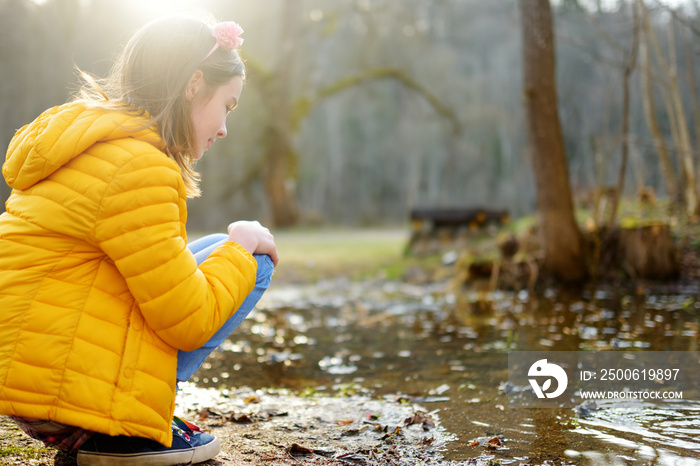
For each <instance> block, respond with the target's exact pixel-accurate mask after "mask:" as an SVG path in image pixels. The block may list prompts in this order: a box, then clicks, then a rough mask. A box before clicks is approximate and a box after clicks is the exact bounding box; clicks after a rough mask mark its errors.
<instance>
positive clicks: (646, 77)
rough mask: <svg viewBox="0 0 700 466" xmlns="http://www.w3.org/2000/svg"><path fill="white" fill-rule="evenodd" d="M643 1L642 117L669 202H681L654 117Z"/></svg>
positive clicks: (664, 142)
mask: <svg viewBox="0 0 700 466" xmlns="http://www.w3.org/2000/svg"><path fill="white" fill-rule="evenodd" d="M642 1H643V0H637V8H638V11H639V14H640V19H641V24H642V28H641V31H640V32H641V40H640V41H639V60H640V66H639V68H640V70H639V71H640V73H639V78H640V80H641V84H642V103H643V104H644V116H645V119H646V122H647V126H648V127H649V132H650V133H651V137H652V140H653V141H654V147H655V148H656V152H657V154H658V156H659V162H660V165H661V173H662V175H663V178H664V184H665V185H666V193H667V194H668V196H669V198H670V199H671V202H677V201H680V200H682V198H683V191H682V190H681V189H679V184H678V178H677V177H676V171H675V169H674V168H673V162H672V161H671V156H670V155H669V152H668V147H667V146H666V140H665V139H664V136H663V134H662V133H661V127H660V126H659V121H658V119H657V117H656V104H655V103H654V92H653V87H652V63H651V57H650V55H649V44H648V41H649V40H648V38H647V32H646V28H645V27H644V26H643V25H644V23H645V21H644V17H643V16H642V15H643V14H644V13H643V10H642V8H643V5H640V3H641V2H642Z"/></svg>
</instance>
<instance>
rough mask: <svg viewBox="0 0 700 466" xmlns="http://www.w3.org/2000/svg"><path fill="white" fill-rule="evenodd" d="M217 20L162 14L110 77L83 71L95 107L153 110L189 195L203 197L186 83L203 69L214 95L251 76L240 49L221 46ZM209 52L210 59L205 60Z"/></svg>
mask: <svg viewBox="0 0 700 466" xmlns="http://www.w3.org/2000/svg"><path fill="white" fill-rule="evenodd" d="M213 25H214V23H213V22H212V21H205V20H200V19H194V18H187V17H170V18H164V19H158V20H155V21H152V22H150V23H148V24H147V25H145V26H143V27H142V28H141V29H139V30H138V31H137V32H136V33H135V34H134V35H133V36H132V38H131V39H130V40H129V42H128V43H127V44H126V46H125V47H124V49H123V50H122V52H121V54H120V55H119V57H118V58H117V60H116V62H115V63H114V65H113V67H112V70H111V72H110V74H109V76H108V77H107V78H106V79H102V80H99V79H95V78H94V77H92V76H90V75H89V74H87V73H84V72H82V71H80V74H81V77H82V78H83V81H84V84H83V85H82V88H81V89H80V91H79V94H78V96H77V100H81V101H86V102H88V103H89V104H90V105H91V106H94V107H102V108H112V109H114V108H117V109H120V110H123V111H128V112H130V113H134V114H137V115H145V114H147V115H148V116H149V117H150V119H149V120H148V126H154V127H155V128H156V129H157V131H158V132H159V133H160V135H161V137H162V138H163V141H164V142H165V145H166V153H167V154H168V156H170V157H172V158H173V159H174V160H175V161H176V162H177V164H178V165H179V166H180V168H181V170H182V178H183V180H184V182H185V187H186V188H187V194H188V196H189V197H196V196H199V194H200V190H199V187H198V182H199V174H198V173H197V172H195V171H194V169H193V165H194V162H195V159H194V157H193V156H194V153H193V151H194V150H195V149H194V148H195V145H194V128H193V125H192V120H191V117H190V103H189V102H188V101H187V100H186V99H185V88H186V86H187V83H188V82H189V79H190V77H191V76H192V75H193V73H194V72H195V71H196V70H198V69H199V70H201V71H202V73H203V75H204V80H205V82H206V84H207V86H206V91H207V92H210V93H211V94H213V93H214V91H215V90H216V88H217V87H218V86H220V85H222V84H225V83H227V82H228V81H230V80H231V79H232V78H233V77H235V76H242V77H244V76H245V68H244V66H243V62H242V60H241V58H240V56H239V55H238V53H237V52H236V51H235V50H226V49H225V48H224V47H217V48H216V50H215V51H214V53H212V54H211V55H210V56H208V57H207V53H209V51H210V50H212V47H214V44H216V39H214V37H213V36H212V27H213ZM205 57H206V59H205Z"/></svg>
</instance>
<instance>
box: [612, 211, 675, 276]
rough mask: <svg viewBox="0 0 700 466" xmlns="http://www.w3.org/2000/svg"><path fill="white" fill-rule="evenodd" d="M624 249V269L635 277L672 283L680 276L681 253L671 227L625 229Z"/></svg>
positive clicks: (621, 244)
mask: <svg viewBox="0 0 700 466" xmlns="http://www.w3.org/2000/svg"><path fill="white" fill-rule="evenodd" d="M620 247H621V250H622V261H623V262H622V263H623V266H624V267H625V269H626V270H627V272H628V273H629V274H630V275H631V276H632V277H633V278H644V279H652V280H668V279H672V278H676V277H678V274H679V272H680V261H679V258H678V251H677V249H676V245H675V243H674V242H673V237H672V235H671V228H670V227H669V226H668V225H667V224H663V223H659V224H653V225H643V226H636V227H631V228H629V227H628V228H622V229H621V230H620Z"/></svg>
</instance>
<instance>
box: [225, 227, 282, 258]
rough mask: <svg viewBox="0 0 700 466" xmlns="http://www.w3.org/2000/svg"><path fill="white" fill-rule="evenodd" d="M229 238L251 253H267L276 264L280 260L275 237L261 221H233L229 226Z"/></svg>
mask: <svg viewBox="0 0 700 466" xmlns="http://www.w3.org/2000/svg"><path fill="white" fill-rule="evenodd" d="M228 240H229V241H233V242H235V243H238V244H240V245H241V246H243V248H244V249H245V250H246V251H248V252H249V253H251V254H267V255H268V256H270V259H272V263H273V264H275V266H276V265H277V262H278V261H279V256H278V255H277V246H276V245H275V237H274V236H272V234H271V233H270V230H268V229H267V228H265V227H264V226H262V225H260V222H248V221H239V222H233V223H232V224H230V225H229V226H228Z"/></svg>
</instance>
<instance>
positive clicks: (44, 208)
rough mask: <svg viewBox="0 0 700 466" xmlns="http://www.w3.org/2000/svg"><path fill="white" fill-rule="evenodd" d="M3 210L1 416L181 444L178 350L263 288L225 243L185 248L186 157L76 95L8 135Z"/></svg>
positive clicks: (135, 121) (241, 255)
mask: <svg viewBox="0 0 700 466" xmlns="http://www.w3.org/2000/svg"><path fill="white" fill-rule="evenodd" d="M3 175H4V177H5V180H6V181H7V183H8V184H9V185H10V186H11V187H12V188H13V191H12V194H11V195H10V197H9V199H8V200H7V203H6V212H5V213H3V214H2V215H0V413H1V414H9V415H15V416H23V417H31V418H39V419H49V420H53V421H57V422H61V423H64V424H68V425H74V426H79V427H82V428H85V429H89V430H93V431H97V432H102V433H105V434H108V435H129V436H138V437H147V438H152V439H154V440H157V441H158V442H160V443H163V444H165V445H168V446H169V445H171V442H172V434H171V429H170V422H171V416H172V411H173V407H174V400H175V383H176V381H175V372H176V363H177V350H178V349H182V350H193V349H195V348H198V347H200V346H202V345H203V344H204V343H205V342H206V341H207V340H208V339H209V338H210V337H211V336H212V335H213V334H214V333H215V332H216V331H217V329H218V328H219V327H221V325H223V323H224V322H225V321H226V319H228V318H229V317H230V316H231V315H232V314H233V313H234V311H235V309H237V308H238V305H239V304H240V303H241V302H242V301H243V300H244V299H245V296H246V295H247V294H248V293H250V291H251V290H252V289H253V286H254V284H255V275H256V262H255V260H254V259H253V257H252V256H251V255H250V254H248V253H247V252H246V251H245V250H244V249H243V248H242V247H240V246H239V245H237V244H235V243H226V244H225V245H224V246H221V247H219V248H218V249H217V250H216V251H215V252H214V253H213V254H212V255H211V256H210V257H209V258H208V259H207V260H206V261H205V262H204V263H202V264H201V265H200V266H199V268H198V267H197V264H196V261H195V258H194V257H193V255H192V254H191V253H190V252H189V251H188V250H187V248H186V243H187V239H186V234H185V220H186V216H187V210H186V204H185V201H186V192H185V187H184V184H183V181H182V177H181V174H180V170H179V168H178V166H177V164H176V163H175V162H174V161H173V160H172V159H170V158H168V157H167V156H166V155H165V154H164V153H163V143H162V140H161V139H160V137H159V136H158V135H157V133H156V132H154V131H153V130H151V129H144V120H143V119H142V118H139V117H134V116H131V115H127V114H125V113H121V112H118V111H111V110H103V109H96V108H88V107H87V106H86V105H85V104H81V103H71V104H66V105H63V106H61V107H57V108H53V109H50V110H48V111H46V112H44V113H43V114H42V115H41V116H40V117H39V118H38V119H37V120H36V121H34V122H33V123H31V124H29V125H27V126H25V127H23V128H22V129H20V130H19V131H18V132H17V134H16V135H15V137H14V139H13V140H12V142H11V143H10V147H9V149H8V152H7V159H6V162H5V164H4V165H3Z"/></svg>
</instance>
